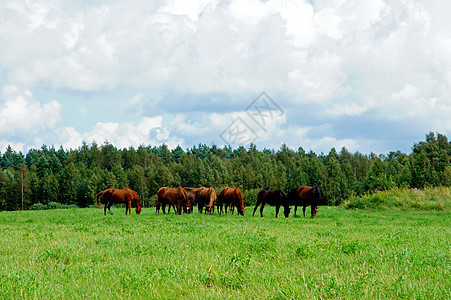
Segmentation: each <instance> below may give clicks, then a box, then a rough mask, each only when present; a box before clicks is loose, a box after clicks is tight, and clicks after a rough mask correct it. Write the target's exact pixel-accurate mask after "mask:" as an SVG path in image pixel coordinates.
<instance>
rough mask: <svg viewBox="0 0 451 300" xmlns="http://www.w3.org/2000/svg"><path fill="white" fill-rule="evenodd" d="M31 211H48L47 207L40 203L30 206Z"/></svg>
mask: <svg viewBox="0 0 451 300" xmlns="http://www.w3.org/2000/svg"><path fill="white" fill-rule="evenodd" d="M30 209H31V210H44V209H47V206H46V205H44V204H42V203H39V202H38V203H35V204H33V205H32V206H30Z"/></svg>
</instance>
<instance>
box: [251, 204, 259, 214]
mask: <svg viewBox="0 0 451 300" xmlns="http://www.w3.org/2000/svg"><path fill="white" fill-rule="evenodd" d="M259 205H260V202H259V201H258V200H257V204H256V205H255V208H254V212H253V213H252V216H254V214H255V211H256V210H257V207H258V206H259Z"/></svg>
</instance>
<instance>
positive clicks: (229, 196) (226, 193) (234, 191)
mask: <svg viewBox="0 0 451 300" xmlns="http://www.w3.org/2000/svg"><path fill="white" fill-rule="evenodd" d="M223 205H225V206H226V207H225V213H226V214H227V207H228V206H229V207H230V210H232V209H233V207H236V209H237V211H238V214H240V215H242V216H244V204H243V194H242V193H241V190H240V189H239V188H231V187H225V188H224V189H223V190H222V191H221V193H220V194H219V196H218V203H217V206H218V211H219V214H221V212H222V206H223ZM232 214H233V210H232Z"/></svg>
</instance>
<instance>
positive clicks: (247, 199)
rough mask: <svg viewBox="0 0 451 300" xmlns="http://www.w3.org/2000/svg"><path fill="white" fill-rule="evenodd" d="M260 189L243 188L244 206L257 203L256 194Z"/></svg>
mask: <svg viewBox="0 0 451 300" xmlns="http://www.w3.org/2000/svg"><path fill="white" fill-rule="evenodd" d="M260 190H261V189H252V190H244V191H242V193H243V202H244V205H245V206H251V205H255V204H257V195H258V192H259V191H260Z"/></svg>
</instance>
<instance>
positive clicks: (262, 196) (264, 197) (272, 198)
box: [252, 186, 290, 218]
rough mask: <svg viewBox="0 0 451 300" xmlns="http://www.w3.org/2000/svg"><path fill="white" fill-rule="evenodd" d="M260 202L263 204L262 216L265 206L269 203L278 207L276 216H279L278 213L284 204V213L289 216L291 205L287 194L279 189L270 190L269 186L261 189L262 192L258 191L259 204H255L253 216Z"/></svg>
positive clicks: (261, 208)
mask: <svg viewBox="0 0 451 300" xmlns="http://www.w3.org/2000/svg"><path fill="white" fill-rule="evenodd" d="M260 204H261V207H260V216H262V217H263V208H264V207H265V204H269V205H271V206H275V207H276V218H277V215H278V214H279V209H280V206H281V205H283V207H284V210H283V214H284V215H285V217H287V218H288V215H289V214H290V206H289V202H288V199H287V196H285V194H284V193H283V192H282V191H279V190H278V191H270V190H269V186H268V187H266V188H265V189H263V190H261V191H260V192H258V195H257V204H256V205H255V208H254V213H253V214H252V216H253V215H254V214H255V211H256V210H257V207H258V206H259V205H260Z"/></svg>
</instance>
